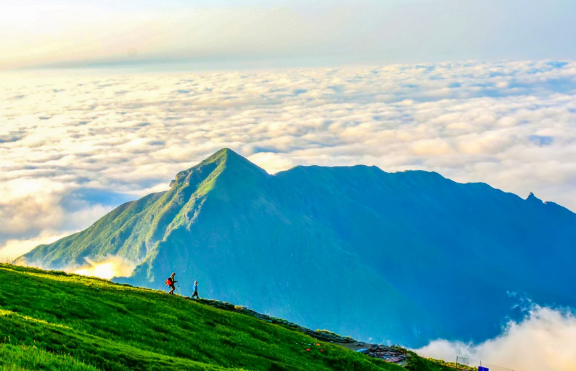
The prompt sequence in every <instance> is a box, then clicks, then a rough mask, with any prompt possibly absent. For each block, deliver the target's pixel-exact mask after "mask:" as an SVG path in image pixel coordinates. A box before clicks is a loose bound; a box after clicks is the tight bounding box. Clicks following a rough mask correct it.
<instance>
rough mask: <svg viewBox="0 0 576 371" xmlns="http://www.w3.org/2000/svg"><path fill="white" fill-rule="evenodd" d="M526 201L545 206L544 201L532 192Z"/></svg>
mask: <svg viewBox="0 0 576 371" xmlns="http://www.w3.org/2000/svg"><path fill="white" fill-rule="evenodd" d="M526 201H528V202H532V203H537V204H543V202H542V200H541V199H539V198H538V197H536V195H535V194H534V193H533V192H530V195H529V196H528V197H527V198H526Z"/></svg>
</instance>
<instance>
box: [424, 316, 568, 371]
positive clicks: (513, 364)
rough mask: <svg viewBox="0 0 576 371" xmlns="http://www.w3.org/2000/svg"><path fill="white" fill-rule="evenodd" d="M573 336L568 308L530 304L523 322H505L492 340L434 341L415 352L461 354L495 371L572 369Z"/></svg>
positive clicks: (446, 357)
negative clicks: (472, 341)
mask: <svg viewBox="0 0 576 371" xmlns="http://www.w3.org/2000/svg"><path fill="white" fill-rule="evenodd" d="M575 339H576V317H575V316H574V314H573V313H572V312H571V311H568V310H555V309H551V308H542V307H538V306H534V307H533V308H532V309H531V310H530V311H529V313H528V315H527V316H526V318H525V319H524V320H523V321H521V322H514V321H511V322H509V323H508V324H507V326H506V328H505V329H504V332H503V333H502V335H501V336H499V337H497V338H495V339H491V340H488V341H486V342H484V343H481V344H477V345H474V344H465V343H460V342H454V343H451V342H448V341H446V340H436V341H433V342H431V343H430V344H429V345H427V346H426V347H424V348H422V349H418V350H416V352H417V353H418V354H420V355H422V356H425V357H432V358H437V359H444V360H447V361H452V362H454V361H455V360H456V356H459V357H464V358H466V359H468V360H469V362H470V365H475V366H476V365H478V364H479V363H480V361H482V365H484V366H486V367H489V369H490V370H495V371H499V370H502V371H509V370H510V369H513V370H521V371H573V370H576V352H575V351H574V349H576V340H575ZM499 366H500V367H499ZM505 367H506V368H505Z"/></svg>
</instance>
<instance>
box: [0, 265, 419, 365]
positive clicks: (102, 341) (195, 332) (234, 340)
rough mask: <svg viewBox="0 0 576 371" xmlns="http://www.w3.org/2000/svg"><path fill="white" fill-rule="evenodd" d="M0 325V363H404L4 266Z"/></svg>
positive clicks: (189, 305) (179, 302)
mask: <svg viewBox="0 0 576 371" xmlns="http://www.w3.org/2000/svg"><path fill="white" fill-rule="evenodd" d="M0 331H1V333H2V337H3V339H2V341H3V344H1V345H0V367H4V366H6V367H7V369H16V368H15V367H21V368H19V369H30V370H37V369H54V370H56V369H57V370H99V369H106V370H129V369H131V370H158V369H162V370H240V369H246V370H276V371H280V370H319V371H321V370H342V371H344V370H373V371H376V370H390V371H392V370H398V371H400V370H404V368H402V367H400V366H397V365H394V364H388V363H385V362H383V361H380V360H376V359H372V358H369V357H367V356H364V355H362V354H359V353H355V352H352V351H349V350H347V349H345V348H343V347H341V346H339V345H335V344H329V343H324V342H319V341H317V340H315V339H313V338H311V337H309V336H307V335H304V334H302V333H300V332H298V331H293V330H290V329H288V328H286V327H282V326H279V325H274V324H269V323H266V322H264V321H261V320H258V319H255V318H253V317H251V316H248V315H244V314H239V313H234V312H229V311H224V310H220V309H215V308H213V307H211V306H208V305H205V304H201V303H197V302H194V301H192V300H189V299H186V298H183V297H179V296H169V295H166V294H165V293H162V292H158V291H152V290H147V289H139V288H133V287H129V286H125V285H118V284H113V283H110V282H108V281H105V280H100V279H94V278H87V277H82V276H77V275H67V274H65V273H62V272H46V271H42V270H38V269H31V268H23V267H17V266H11V265H6V264H0ZM317 343H318V345H316V344H317ZM306 349H309V351H307V350H306ZM416 359H417V358H415V360H416ZM411 370H414V371H417V370H418V368H411Z"/></svg>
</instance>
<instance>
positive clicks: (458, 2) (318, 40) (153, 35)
mask: <svg viewBox="0 0 576 371" xmlns="http://www.w3.org/2000/svg"><path fill="white" fill-rule="evenodd" d="M574 14H576V3H575V2H574V1H570V0H550V1H546V2H542V1H537V0H485V1H473V0H361V1H352V0H317V1H314V2H310V1H304V0H273V1H264V0H248V1H239V0H212V1H209V0H197V1H191V0H183V1H176V0H167V1H149V0H145V1H142V0H140V1H137V0H124V1H111V0H101V1H95V0H84V1H71V0H53V1H49V2H47V1H40V0H22V1H18V2H8V1H5V2H4V4H2V12H1V13H0V35H3V37H1V38H0V50H2V54H1V55H0V69H13V68H22V67H61V68H63V67H90V66H99V67H110V66H116V67H127V66H132V67H135V66H153V65H159V67H157V68H160V69H161V68H169V66H174V65H179V64H180V65H189V66H190V68H194V67H199V66H203V67H204V68H210V67H211V66H225V67H227V68H230V69H238V68H242V67H243V66H252V67H262V66H263V65H265V66H267V67H268V68H270V67H274V66H293V65H298V66H309V65H333V64H346V63H422V62H440V61H447V60H470V59H479V60H489V61H494V60H526V59H573V58H576V44H575V43H574V42H573V36H574V35H575V34H576V24H575V23H574V22H573V15H574Z"/></svg>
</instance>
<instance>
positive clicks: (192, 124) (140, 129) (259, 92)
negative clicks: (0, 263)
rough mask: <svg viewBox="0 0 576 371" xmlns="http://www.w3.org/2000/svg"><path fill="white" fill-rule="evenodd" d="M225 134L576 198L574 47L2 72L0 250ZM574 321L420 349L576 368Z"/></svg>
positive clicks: (210, 148)
mask: <svg viewBox="0 0 576 371" xmlns="http://www.w3.org/2000/svg"><path fill="white" fill-rule="evenodd" d="M223 147H229V148H232V149H234V150H235V151H237V152H238V153H240V154H242V155H244V156H246V157H247V158H248V159H250V160H251V161H253V162H254V163H256V164H258V165H260V166H262V167H263V168H265V169H266V170H267V171H269V172H271V173H274V172H278V171H281V170H284V169H288V168H290V167H292V166H295V165H312V164H318V165H354V164H368V165H377V166H379V167H381V168H382V169H383V170H385V171H402V170H406V169H424V170H431V171H437V172H439V173H441V174H442V175H444V176H446V177H449V178H451V179H454V180H456V181H460V182H479V181H481V182H486V183H489V184H490V185H492V186H494V187H497V188H500V189H503V190H505V191H509V192H514V193H517V194H519V195H521V196H522V197H526V196H527V195H528V194H529V192H535V193H536V195H537V196H538V197H540V198H542V199H544V200H550V201H554V202H557V203H559V204H562V205H564V206H566V207H568V208H570V209H572V210H576V187H575V185H576V62H572V61H565V62H556V61H535V62H534V61H526V62H502V63H483V62H463V63H438V64H420V65H393V66H383V67H348V68H323V69H318V68H316V69H297V70H278V71H268V72H266V71H258V72H253V71H242V72H224V71H219V72H203V73H170V74H157V73H156V74H152V73H150V74H112V73H108V72H105V71H100V72H97V73H94V72H91V73H71V72H70V71H63V70H54V71H52V72H46V73H36V72H35V73H32V72H30V73H26V74H24V73H18V74H16V73H11V74H9V75H4V76H2V79H0V259H1V260H7V259H13V258H16V257H17V256H19V255H21V254H23V253H25V252H27V251H29V250H30V249H31V248H33V247H34V246H36V245H38V244H40V243H47V242H52V241H54V240H56V239H58V238H60V237H62V236H64V235H66V234H69V233H71V232H74V231H77V230H80V229H83V228H86V227H87V226H89V225H90V224H91V223H93V222H94V221H96V220H97V219H98V218H99V217H101V216H102V215H104V214H105V213H106V212H108V211H110V210H111V209H113V208H114V207H116V206H118V205H119V204H121V203H123V202H126V201H129V200H134V199H137V198H139V197H141V196H143V195H145V194H148V193H151V192H156V191H162V190H165V189H167V188H168V184H169V182H170V180H171V179H173V177H174V175H175V174H176V173H177V172H178V171H181V170H183V169H186V168H189V167H191V166H193V165H194V164H196V163H197V162H199V161H201V160H202V159H204V158H206V157H207V156H209V155H210V154H212V153H213V152H215V151H217V150H218V149H220V148H223ZM575 332H576V321H575V320H574V316H573V315H572V314H570V313H569V312H566V311H561V310H553V309H549V308H534V309H532V310H531V311H530V312H529V313H528V315H527V317H526V319H525V320H524V321H522V322H520V323H510V324H509V325H508V327H507V328H506V329H504V332H503V335H502V336H501V337H499V338H497V339H493V340H490V341H488V342H486V343H484V344H480V345H470V344H460V343H447V342H444V341H437V342H434V343H432V344H431V345H430V346H429V347H427V348H425V349H424V350H422V351H423V352H424V353H426V354H429V355H430V356H437V357H446V358H447V359H452V358H455V357H453V356H455V354H456V353H458V352H460V355H468V356H470V357H472V358H476V359H483V360H486V362H488V361H491V362H493V363H499V364H502V365H503V366H508V367H517V369H521V370H524V371H531V370H576V355H575V352H574V351H573V349H575V346H576V344H573V339H574V338H576V337H575ZM571 341H572V342H571ZM502 349H506V352H504V353H506V357H505V356H504V355H502V357H501V356H500V355H499V354H501V353H502V354H503V352H502ZM538 352H539V353H538ZM526 354H529V355H532V356H533V355H539V357H540V356H542V357H547V355H551V356H550V357H548V358H549V359H553V360H557V361H558V362H557V363H550V362H552V361H550V362H549V363H547V364H542V363H538V362H536V359H535V358H527V356H526ZM552 355H553V357H552ZM548 358H546V359H548ZM530 359H534V361H531V362H528V361H527V360H530ZM554 362H556V361H554ZM534 365H538V367H536V366H534Z"/></svg>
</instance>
